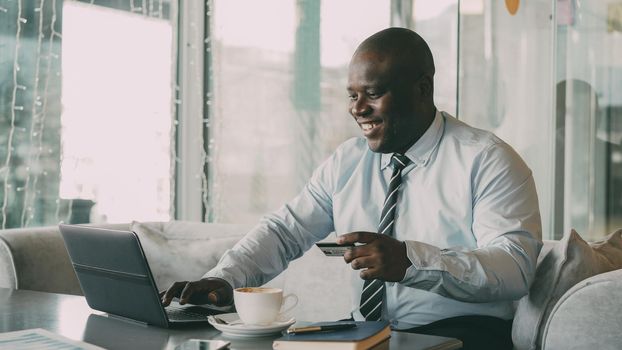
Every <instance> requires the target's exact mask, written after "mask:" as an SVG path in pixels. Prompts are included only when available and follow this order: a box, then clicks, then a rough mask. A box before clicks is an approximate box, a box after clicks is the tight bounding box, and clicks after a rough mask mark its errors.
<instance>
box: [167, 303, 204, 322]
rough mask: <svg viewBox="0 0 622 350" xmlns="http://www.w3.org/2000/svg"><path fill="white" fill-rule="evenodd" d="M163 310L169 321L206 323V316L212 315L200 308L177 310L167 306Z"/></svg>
mask: <svg viewBox="0 0 622 350" xmlns="http://www.w3.org/2000/svg"><path fill="white" fill-rule="evenodd" d="M165 310H166V315H167V316H168V319H169V320H171V321H184V320H197V321H207V316H209V315H211V314H212V313H211V312H210V311H209V310H206V309H204V308H201V307H188V308H177V307H170V306H169V307H167V308H166V309H165Z"/></svg>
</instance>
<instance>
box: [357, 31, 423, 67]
mask: <svg viewBox="0 0 622 350" xmlns="http://www.w3.org/2000/svg"><path fill="white" fill-rule="evenodd" d="M366 53H375V54H380V55H382V56H387V57H390V58H391V59H392V61H393V62H394V64H397V65H399V68H400V70H401V71H402V72H404V73H405V72H409V73H412V75H413V76H412V78H413V79H416V78H418V77H420V76H421V75H423V74H425V75H428V76H430V77H433V76H434V72H435V68H434V58H433V57H432V51H430V47H429V46H428V44H427V43H426V42H425V40H423V38H422V37H421V36H419V34H417V33H415V32H413V31H412V30H410V29H406V28H397V27H394V28H387V29H384V30H382V31H380V32H378V33H376V34H374V35H372V36H370V37H369V38H367V39H365V41H363V42H362V43H361V44H360V45H359V47H358V48H357V49H356V51H355V52H354V56H357V55H360V54H366Z"/></svg>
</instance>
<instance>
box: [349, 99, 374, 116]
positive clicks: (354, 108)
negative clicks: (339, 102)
mask: <svg viewBox="0 0 622 350" xmlns="http://www.w3.org/2000/svg"><path fill="white" fill-rule="evenodd" d="M370 112H371V107H370V106H369V104H367V101H366V100H365V99H364V98H359V99H357V100H356V101H354V102H352V104H351V105H350V113H352V115H354V116H360V115H366V114H369V113H370Z"/></svg>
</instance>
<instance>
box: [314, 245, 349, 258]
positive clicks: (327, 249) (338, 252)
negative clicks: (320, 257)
mask: <svg viewBox="0 0 622 350" xmlns="http://www.w3.org/2000/svg"><path fill="white" fill-rule="evenodd" d="M315 245H316V246H317V247H318V248H320V250H321V251H322V252H323V253H324V255H326V256H343V255H344V254H345V253H346V251H348V250H349V249H351V248H353V247H354V244H352V243H347V244H337V243H334V242H321V243H315Z"/></svg>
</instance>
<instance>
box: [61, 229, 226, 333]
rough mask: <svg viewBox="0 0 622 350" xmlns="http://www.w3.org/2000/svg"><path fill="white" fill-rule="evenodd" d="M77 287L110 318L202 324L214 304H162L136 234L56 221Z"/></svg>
mask: <svg viewBox="0 0 622 350" xmlns="http://www.w3.org/2000/svg"><path fill="white" fill-rule="evenodd" d="M59 228H60V232H61V235H62V237H63V240H64V242H65V247H66V248H67V252H68V253H69V257H70V259H71V263H72V264H73V268H74V270H75V272H76V275H77V276H78V281H79V282H80V287H81V288H82V292H83V294H84V297H85V298H86V301H87V303H88V304H89V306H90V307H91V308H92V309H95V310H99V311H103V312H106V313H108V314H109V315H110V316H113V317H120V318H124V319H129V320H132V321H136V322H140V323H146V324H151V325H156V326H160V327H166V328H168V327H171V326H173V325H181V324H189V323H197V322H205V323H207V316H209V315H214V314H219V313H222V312H223V310H221V309H218V308H207V307H201V306H182V305H179V304H178V303H176V302H172V303H171V306H169V307H166V308H165V307H163V306H162V304H161V301H160V296H159V293H158V289H157V287H156V284H155V281H154V279H153V275H152V274H151V270H150V269H149V264H148V263H147V259H146V258H145V254H144V251H143V248H142V246H141V244H140V240H139V239H138V236H137V235H136V233H134V232H132V231H120V230H111V229H103V228H95V227H90V226H82V225H59Z"/></svg>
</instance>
